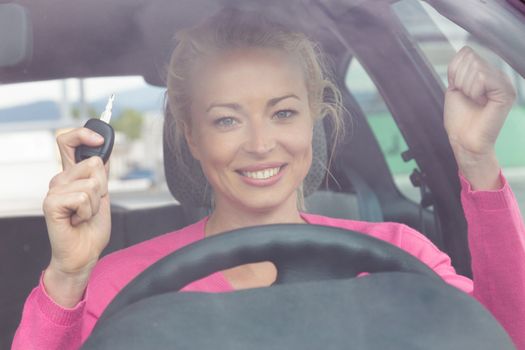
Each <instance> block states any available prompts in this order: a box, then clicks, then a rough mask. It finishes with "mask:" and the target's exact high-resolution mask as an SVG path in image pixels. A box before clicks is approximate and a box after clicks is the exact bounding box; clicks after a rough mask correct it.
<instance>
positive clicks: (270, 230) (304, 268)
mask: <svg viewBox="0 0 525 350" xmlns="http://www.w3.org/2000/svg"><path fill="white" fill-rule="evenodd" d="M259 261H271V262H273V263H274V264H275V266H276V267H277V271H278V276H277V280H276V282H275V284H286V283H295V282H303V281H312V280H323V279H343V278H352V277H355V276H357V275H358V274H359V273H362V272H369V273H373V272H391V271H404V272H413V273H419V274H423V275H426V276H428V277H430V278H434V279H437V280H441V279H440V278H439V276H438V275H437V274H436V273H435V272H434V271H433V270H432V269H430V268H429V267H428V266H426V265H425V264H424V263H422V262H421V261H420V260H418V259H417V258H415V257H414V256H412V255H410V254H408V253H407V252H405V251H403V250H402V249H400V248H398V247H396V246H394V245H392V244H389V243H387V242H384V241H382V240H379V239H377V238H374V237H371V236H368V235H364V234H362V233H359V232H355V231H350V230H345V229H341V228H336V227H329V226H321V225H311V224H273V225H263V226H253V227H248V228H241V229H237V230H233V231H229V232H225V233H222V234H220V235H216V236H213V237H208V238H205V239H203V240H200V241H198V242H195V243H193V244H190V245H188V246H185V247H183V248H181V249H179V250H177V251H175V252H173V253H171V254H169V255H168V256H166V257H164V258H162V259H160V260H159V261H157V262H156V263H154V264H153V265H151V266H150V267H149V268H147V269H146V270H145V271H143V272H142V273H141V274H140V275H138V276H137V277H136V278H135V279H134V280H132V281H131V282H130V283H129V284H128V285H127V286H126V287H125V288H123V289H122V290H121V292H120V293H119V294H118V295H117V296H116V297H115V298H114V299H113V301H112V302H111V303H110V305H109V306H108V307H107V308H106V309H105V311H104V313H103V314H102V315H101V317H100V319H99V322H98V323H97V324H100V323H102V321H104V320H105V319H108V318H110V317H111V316H112V315H114V314H116V313H118V312H119V311H120V310H121V309H123V308H125V307H126V306H128V305H131V304H133V303H135V302H137V301H139V300H141V299H145V298H149V297H152V296H155V295H159V294H163V293H167V292H170V291H178V290H180V289H181V288H183V287H184V286H186V285H188V284H189V283H191V282H193V281H196V280H199V279H201V278H204V277H206V276H208V275H210V274H212V273H214V272H217V271H222V270H226V269H228V268H232V267H235V266H239V265H243V264H248V263H254V262H259Z"/></svg>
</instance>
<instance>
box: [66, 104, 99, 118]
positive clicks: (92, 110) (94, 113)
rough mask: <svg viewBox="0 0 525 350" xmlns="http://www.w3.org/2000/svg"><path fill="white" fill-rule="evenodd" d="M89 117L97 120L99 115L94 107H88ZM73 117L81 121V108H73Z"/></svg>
mask: <svg viewBox="0 0 525 350" xmlns="http://www.w3.org/2000/svg"><path fill="white" fill-rule="evenodd" d="M86 108H87V116H88V117H89V118H96V117H97V115H98V114H99V113H98V112H97V111H96V110H95V108H93V107H92V106H87V107H86ZM71 116H72V117H73V119H79V118H80V108H79V107H73V108H71Z"/></svg>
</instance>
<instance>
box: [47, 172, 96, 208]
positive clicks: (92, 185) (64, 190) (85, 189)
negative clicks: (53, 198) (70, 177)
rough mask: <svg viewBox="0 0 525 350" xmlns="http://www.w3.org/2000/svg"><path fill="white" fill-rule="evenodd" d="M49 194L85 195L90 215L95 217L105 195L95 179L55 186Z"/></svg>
mask: <svg viewBox="0 0 525 350" xmlns="http://www.w3.org/2000/svg"><path fill="white" fill-rule="evenodd" d="M49 193H50V194H56V195H62V194H69V193H85V194H86V195H87V196H88V199H89V202H90V205H91V213H92V215H95V214H96V213H98V210H99V208H100V198H102V197H103V196H104V195H105V191H104V189H103V188H102V187H101V184H100V182H99V181H98V180H97V179H95V178H89V179H82V180H77V181H75V182H72V183H70V184H66V185H63V186H57V187H54V188H52V189H51V190H50V191H49Z"/></svg>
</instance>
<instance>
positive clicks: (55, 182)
mask: <svg viewBox="0 0 525 350" xmlns="http://www.w3.org/2000/svg"><path fill="white" fill-rule="evenodd" d="M89 178H93V179H94V180H96V181H97V182H98V186H99V188H100V190H101V191H102V192H101V196H104V195H105V194H106V193H107V187H108V184H107V182H108V180H107V168H106V166H105V165H104V164H103V162H102V159H101V158H100V157H91V158H88V159H85V160H83V161H82V162H80V163H78V164H75V165H74V166H71V167H69V169H67V170H65V171H63V172H61V173H59V174H57V175H56V176H54V177H53V178H52V179H51V181H50V182H49V188H50V189H52V188H54V187H57V186H63V185H65V184H69V183H72V182H74V181H77V180H81V179H89Z"/></svg>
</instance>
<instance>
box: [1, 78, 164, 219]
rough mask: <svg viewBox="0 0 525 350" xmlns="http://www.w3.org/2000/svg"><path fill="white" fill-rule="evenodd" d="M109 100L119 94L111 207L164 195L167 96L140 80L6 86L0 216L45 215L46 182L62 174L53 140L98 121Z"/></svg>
mask: <svg viewBox="0 0 525 350" xmlns="http://www.w3.org/2000/svg"><path fill="white" fill-rule="evenodd" d="M111 93H115V94H116V99H115V102H114V105H113V106H114V108H113V117H112V120H111V124H112V125H113V127H114V129H115V131H116V137H115V146H114V150H113V153H112V156H111V172H110V183H109V190H110V193H112V200H113V201H114V202H116V203H122V204H123V205H126V203H129V204H130V205H131V206H132V205H137V202H138V200H137V199H136V196H134V194H137V193H144V192H150V193H154V192H157V191H159V190H158V189H159V188H161V187H162V183H163V163H162V124H163V120H162V106H163V100H164V89H161V88H157V87H152V86H149V85H147V84H146V83H145V82H144V80H143V79H142V78H141V77H106V78H91V79H84V80H80V79H67V80H59V81H44V82H36V83H22V84H11V85H3V86H0V96H1V99H0V173H2V180H4V181H1V182H0V216H16V215H31V214H41V207H42V200H43V198H44V196H45V194H46V193H47V189H48V184H49V180H50V179H51V178H52V177H53V176H54V175H55V174H56V173H58V172H59V171H60V169H61V165H60V157H59V154H58V148H57V147H56V142H55V138H56V136H57V135H58V134H60V133H62V132H65V131H67V130H70V129H71V128H74V127H78V126H82V125H84V123H85V122H86V120H87V119H88V118H91V117H97V118H98V117H99V116H100V113H101V112H102V111H103V109H104V107H105V104H106V102H107V99H108V97H109V96H110V94H111ZM35 174H38V176H35ZM161 192H163V193H164V192H166V191H161ZM162 199H163V201H166V200H168V199H171V198H170V197H169V195H163V196H162ZM163 201H160V203H162V202H163ZM144 205H147V204H144Z"/></svg>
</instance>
